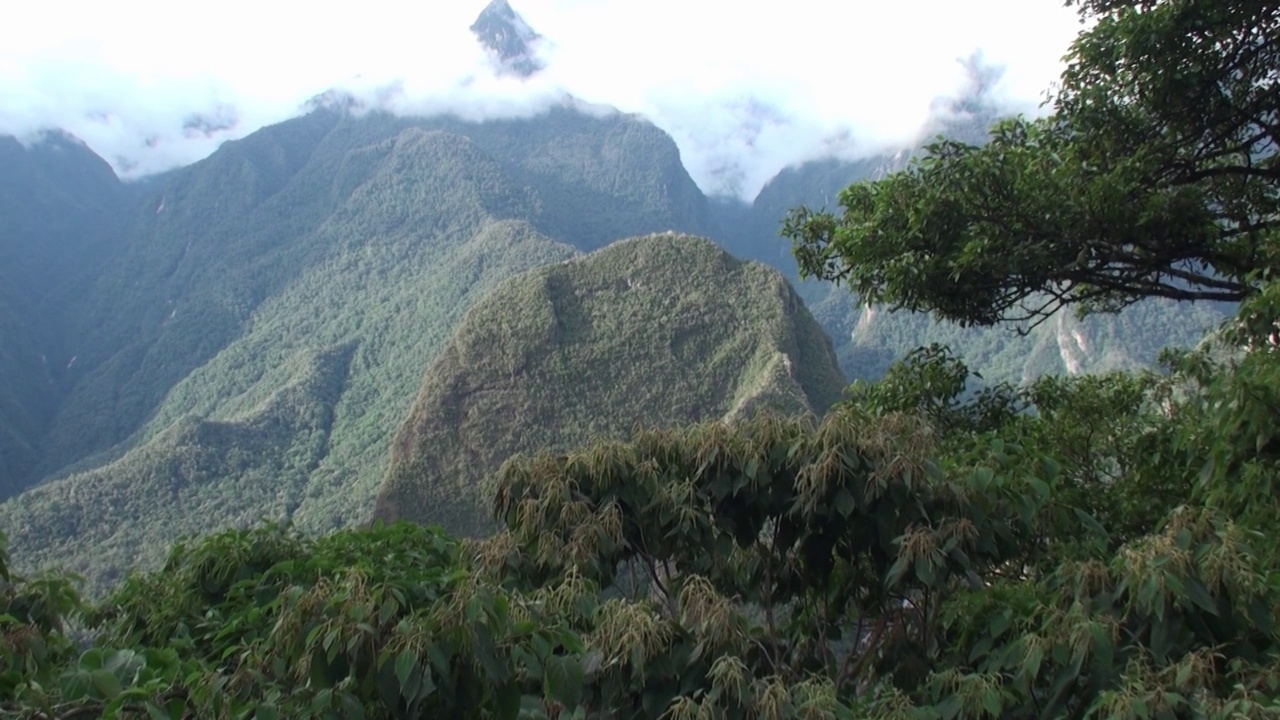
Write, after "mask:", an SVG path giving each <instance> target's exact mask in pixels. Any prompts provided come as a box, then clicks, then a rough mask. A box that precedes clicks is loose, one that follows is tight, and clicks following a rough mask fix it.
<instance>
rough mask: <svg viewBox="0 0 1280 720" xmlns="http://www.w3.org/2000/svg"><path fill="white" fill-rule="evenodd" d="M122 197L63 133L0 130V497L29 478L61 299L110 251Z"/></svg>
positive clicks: (50, 404) (59, 364) (105, 171)
mask: <svg viewBox="0 0 1280 720" xmlns="http://www.w3.org/2000/svg"><path fill="white" fill-rule="evenodd" d="M127 199H128V194H127V192H126V190H125V188H124V186H123V185H122V184H121V183H120V181H119V180H118V179H117V178H116V176H115V173H113V172H112V170H111V168H110V166H108V165H107V163H106V162H104V161H103V160H102V159H101V158H99V157H98V156H97V155H95V154H94V153H93V152H92V151H90V150H89V149H88V148H87V147H85V146H84V145H83V144H82V143H80V142H79V141H78V140H76V139H74V138H72V137H70V136H67V135H64V134H61V133H47V134H45V135H44V136H43V137H41V138H38V139H36V140H35V141H34V142H29V143H28V144H26V145H24V144H22V143H20V142H19V141H18V140H17V139H16V138H13V137H9V136H0V497H6V496H8V495H10V494H12V493H13V492H16V491H17V490H20V489H21V488H22V487H24V486H25V485H26V484H27V483H29V482H30V481H31V480H33V479H34V478H33V477H32V475H33V473H34V471H35V467H36V465H37V464H38V463H39V461H40V456H41V452H42V450H43V448H42V445H43V435H44V433H45V430H46V428H47V426H48V423H49V421H50V419H51V417H52V415H53V413H54V410H55V409H56V407H57V404H58V401H59V397H60V394H61V387H60V382H61V380H62V376H63V374H64V371H65V370H66V366H67V364H68V363H69V362H70V361H71V356H68V355H67V354H66V353H65V352H64V343H63V342H62V333H61V329H62V324H63V314H62V313H61V308H62V307H63V305H64V304H65V302H66V300H67V298H68V297H69V296H73V295H74V293H76V292H78V290H79V288H80V287H81V286H82V285H83V284H84V283H85V282H86V281H87V280H88V279H89V278H90V277H91V276H92V273H93V272H94V270H95V269H96V268H97V267H98V264H99V262H100V260H101V258H102V257H104V256H105V254H106V253H108V252H110V250H111V248H112V245H113V243H114V240H115V236H116V232H117V230H118V225H119V219H120V217H121V216H122V214H123V210H124V209H125V207H126V202H127Z"/></svg>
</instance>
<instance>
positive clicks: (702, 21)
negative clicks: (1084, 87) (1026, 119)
mask: <svg viewBox="0 0 1280 720" xmlns="http://www.w3.org/2000/svg"><path fill="white" fill-rule="evenodd" d="M513 5H514V6H515V8H516V10H517V11H519V12H520V13H521V14H522V15H523V16H524V17H525V19H526V20H527V21H528V22H529V24H530V25H531V26H532V27H533V28H534V29H535V30H537V31H538V32H539V33H541V34H542V36H543V37H544V40H543V41H542V44H541V47H540V53H541V56H542V57H543V59H544V60H545V61H546V63H547V68H546V70H544V71H543V72H542V73H539V74H538V75H537V76H536V77H534V78H533V79H531V80H529V81H527V82H521V81H520V80H519V79H518V78H513V77H499V76H497V75H495V73H493V71H492V68H491V66H490V63H489V59H488V57H487V56H486V55H485V53H484V52H483V50H482V49H481V48H480V47H479V45H478V44H477V43H476V41H475V39H474V37H472V36H471V34H470V32H469V31H468V27H469V26H470V24H471V22H472V20H474V18H475V16H476V15H477V14H478V13H479V11H480V10H481V8H482V7H483V0H478V2H477V3H476V4H475V5H474V6H473V5H471V4H468V3H415V4H412V5H410V4H408V3H404V2H402V1H401V0H396V1H392V0H364V1H363V2H361V3H359V4H357V5H346V6H342V9H341V10H340V11H337V10H335V11H327V12H326V11H325V10H324V9H323V8H324V7H325V6H323V5H314V4H310V5H301V4H297V5H295V4H293V3H273V2H263V1H262V0H252V1H250V0H226V1H225V2H221V3H218V4H214V5H209V4H203V5H200V4H197V5H181V4H179V5H174V4H173V3H169V2H160V0H119V1H118V2H115V3H100V2H88V1H86V0H72V1H71V2H66V3H57V4H54V3H25V4H24V5H23V6H22V7H19V8H17V9H13V8H10V9H8V10H7V18H6V22H5V24H4V26H3V27H0V96H3V97H4V102H3V104H2V105H0V132H6V133H11V134H16V135H19V136H27V137H29V136H31V135H32V134H33V133H35V132H36V131H38V130H39V129H41V128H45V127H50V126H56V127H61V128H64V129H66V130H68V131H70V132H72V133H74V134H75V135H77V136H79V137H80V138H82V139H83V140H84V141H85V142H86V143H88V144H89V146H90V147H92V148H94V149H95V150H96V151H97V152H98V153H99V154H101V155H103V157H104V158H106V159H107V160H108V161H109V162H111V163H112V164H113V165H115V166H116V168H117V170H118V171H120V172H121V173H122V174H124V175H126V176H136V175H141V174H146V173H150V172H156V171H160V170H164V169H168V168H170V167H173V166H175V165H179V164H184V163H188V162H192V161H194V160H197V159H199V158H201V157H204V156H205V155H207V154H208V153H210V152H212V151H213V150H214V149H215V148H216V147H217V145H218V144H220V143H221V142H223V141H225V140H227V139H232V138H237V137H242V136H244V135H246V134H248V133H249V132H252V131H253V130H255V129H257V128H259V127H261V126H263V125H265V124H269V123H273V122H278V121H281V120H284V119H286V118H288V117H291V116H293V115H296V114H298V113H299V112H300V109H301V108H302V107H303V106H304V105H305V103H306V101H307V100H308V99H309V98H311V97H313V96H315V95H317V94H319V93H321V92H323V91H325V90H326V89H329V88H334V87H340V88H343V89H345V90H348V91H351V92H354V93H357V94H358V95H360V96H361V97H364V98H378V97H380V98H381V100H382V101H383V102H385V103H387V104H388V107H389V109H392V110H395V111H398V112H404V113H435V112H445V111H448V112H455V113H458V114H460V115H462V116H464V117H468V118H472V119H483V118H486V117H511V116H521V115H528V114H532V113H536V112H539V111H541V110H543V109H545V108H546V107H548V106H549V105H550V104H552V103H554V102H557V101H559V100H561V99H562V98H563V97H564V96H565V95H566V94H572V95H573V96H575V97H578V98H581V99H582V100H585V101H587V102H590V103H599V104H607V105H612V106H614V107H617V108H619V109H620V110H622V111H624V112H637V113H641V114H643V115H645V116H646V117H648V118H650V119H651V120H652V121H653V122H655V123H656V124H657V125H659V126H660V127H662V128H663V129H665V130H666V131H667V132H669V133H671V135H672V136H673V137H674V138H675V139H676V142H677V144H678V145H679V146H680V149H681V153H682V157H683V159H684V161H685V164H686V166H687V167H688V168H689V171H690V173H691V174H692V175H693V176H694V179H695V180H696V181H698V183H699V184H700V185H701V186H702V187H703V189H704V190H706V191H708V192H711V193H737V194H741V195H744V196H747V197H749V196H751V195H753V194H754V192H755V191H756V190H758V189H759V187H760V186H761V185H763V183H764V182H765V181H766V180H767V179H768V178H769V177H771V176H772V175H773V174H775V173H776V172H777V171H778V170H780V169H781V168H782V167H784V166H786V165H788V164H792V163H795V162H799V161H803V160H805V159H811V158H815V157H819V156H822V155H826V154H831V153H833V152H834V153H838V154H841V155H844V156H849V157H855V156H858V155H865V154H869V153H872V152H876V151H879V150H882V149H885V148H890V147H897V146H901V145H903V144H907V143H910V142H912V141H914V140H915V139H916V138H917V137H918V135H919V133H920V131H921V129H922V128H923V127H924V126H925V125H926V123H927V121H928V120H929V118H930V116H931V113H934V112H936V111H937V108H938V107H939V105H938V102H937V101H938V99H939V98H947V97H956V96H957V95H959V94H960V93H962V92H963V91H964V88H965V87H966V83H969V82H970V81H971V73H970V72H969V70H968V69H967V68H966V65H965V64H964V62H963V60H964V59H965V58H969V57H971V56H973V54H974V53H975V52H976V51H981V53H982V57H983V58H984V59H985V61H986V62H987V63H990V64H992V65H995V66H1002V67H1004V68H1005V72H1004V74H1003V75H1001V76H1000V80H999V82H998V83H997V85H996V86H995V87H993V88H991V89H990V91H989V95H990V97H992V98H993V99H995V100H998V101H999V102H1001V103H1003V104H1005V105H1007V106H1008V107H1010V108H1012V109H1013V110H1015V111H1029V110H1033V109H1034V108H1035V107H1036V105H1037V104H1038V102H1039V100H1040V99H1041V96H1042V94H1043V92H1044V91H1045V90H1046V88H1047V87H1048V86H1049V84H1050V83H1051V82H1052V81H1053V80H1054V79H1055V78H1056V77H1057V76H1058V74H1059V72H1060V70H1061V66H1060V58H1061V56H1062V55H1063V54H1064V53H1065V51H1066V49H1067V46H1068V44H1069V42H1070V40H1071V39H1072V37H1074V35H1075V33H1076V32H1077V30H1078V24H1077V23H1076V20H1075V16H1074V13H1073V12H1072V11H1071V10H1070V9H1067V8H1063V7H1061V4H1060V3H1058V2H1055V1H1054V0H969V1H968V2H960V1H959V0H899V2H894V3H886V2H882V1H880V0H876V1H875V2H872V1H870V0H855V1H852V2H844V3H832V2H830V1H829V0H789V2H786V3H766V4H762V5H755V6H751V8H750V9H747V6H744V5H742V4H741V3H729V2H725V1H723V0H701V1H699V2H689V1H688V0H648V1H647V2H644V3H638V2H634V0H631V1H626V0H513ZM388 88H394V89H395V91H394V92H391V93H388V92H387V89H388Z"/></svg>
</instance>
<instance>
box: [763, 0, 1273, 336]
mask: <svg viewBox="0 0 1280 720" xmlns="http://www.w3.org/2000/svg"><path fill="white" fill-rule="evenodd" d="M1075 4H1078V5H1079V9H1080V14H1081V17H1082V19H1083V20H1086V21H1090V22H1093V23H1094V24H1093V25H1092V27H1090V28H1089V29H1088V30H1086V31H1084V32H1082V33H1081V34H1080V36H1079V37H1078V38H1077V40H1076V41H1075V43H1074V44H1073V45H1072V46H1071V50H1070V52H1069V54H1068V55H1067V58H1066V59H1067V62H1068V66H1067V70H1066V72H1065V73H1064V75H1063V77H1062V82H1061V84H1060V87H1059V88H1058V89H1057V92H1056V95H1055V97H1054V98H1053V100H1052V107H1053V111H1054V112H1053V114H1051V115H1050V116H1048V117H1045V118H1042V119H1038V120H1028V119H1024V118H1018V119H1012V120H1006V121H1003V122H1001V123H999V124H997V125H996V126H995V127H994V128H993V129H992V131H991V135H990V140H989V142H988V143H987V144H985V145H982V146H974V145H969V144H966V143H962V142H955V141H950V140H939V141H937V142H935V143H933V144H931V145H929V146H928V147H927V148H926V149H925V152H924V154H923V155H922V156H921V157H919V158H917V159H916V160H914V161H913V163H912V165H911V166H910V167H909V168H908V169H907V170H905V171H902V172H899V173H896V174H893V175H891V176H889V177H887V178H885V179H883V180H880V181H875V182H864V183H860V184H855V185H853V186H851V187H849V188H847V189H846V190H844V191H843V192H842V193H841V195H840V205H841V206H842V208H843V213H841V214H839V215H837V214H833V213H829V212H825V211H824V212H816V211H813V210H810V209H808V208H805V207H801V208H799V209H797V210H793V211H792V212H791V213H790V214H789V215H788V217H787V219H786V221H785V223H784V229H783V232H784V234H785V235H786V236H788V237H789V238H791V240H792V242H793V245H794V249H795V253H796V257H797V259H798V261H799V263H800V268H801V272H802V273H803V274H804V275H806V276H816V277H820V278H825V279H830V280H836V281H845V282H847V283H848V284H849V287H850V289H851V290H852V291H853V292H855V293H857V294H858V295H859V296H860V297H862V298H863V299H864V300H866V301H869V302H874V303H888V304H891V305H893V306H895V307H900V308H908V309H911V310H920V311H930V312H933V313H935V314H936V315H938V316H940V317H943V318H946V319H950V320H955V321H959V322H961V323H963V324H975V325H993V324H995V323H998V322H1002V321H1009V320H1013V321H1034V320H1041V319H1043V318H1045V317H1048V316H1049V315H1051V314H1053V313H1054V312H1056V311H1057V310H1058V309H1059V308H1061V307H1063V306H1066V305H1076V306H1077V307H1078V308H1079V309H1080V310H1081V311H1083V312H1090V311H1115V310H1118V309H1120V308H1123V307H1125V306H1127V305H1129V304H1131V303H1134V302H1136V301H1138V300H1141V299H1144V298H1148V297H1165V298H1173V299H1177V300H1219V301H1239V300H1242V299H1243V298H1245V297H1246V296H1248V295H1250V294H1251V293H1253V292H1254V290H1255V288H1256V287H1257V285H1256V281H1255V280H1256V275H1257V274H1263V273H1271V272H1273V271H1274V270H1275V269H1276V267H1277V257H1276V254H1275V251H1274V249H1273V246H1274V241H1275V236H1276V228H1277V226H1278V224H1280V166H1277V164H1276V157H1277V143H1278V142H1280V78H1278V77H1277V75H1276V70H1275V69H1276V68H1277V67H1280V42H1278V41H1277V40H1276V38H1277V37H1280V7H1277V6H1276V4H1275V3H1262V2H1253V1H1251V0H1235V1H1232V2H1196V1H1193V0H1162V1H1154V0H1083V1H1081V2H1078V3H1075Z"/></svg>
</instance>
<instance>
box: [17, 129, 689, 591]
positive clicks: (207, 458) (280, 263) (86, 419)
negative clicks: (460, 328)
mask: <svg viewBox="0 0 1280 720" xmlns="http://www.w3.org/2000/svg"><path fill="white" fill-rule="evenodd" d="M440 128H449V129H450V131H449V132H446V131H444V130H441V129H440ZM459 133H467V134H470V135H473V136H474V137H475V139H470V138H468V137H465V136H464V135H462V134H459ZM522 142H523V143H525V144H524V145H521V143H522ZM663 143H665V144H666V147H665V148H664V147H662V146H663ZM86 152H87V151H86ZM678 159H679V158H678V154H677V153H676V152H675V147H674V145H673V144H671V141H670V139H669V138H667V137H666V136H665V135H663V134H662V133H661V132H660V131H658V130H657V129H656V128H653V127H652V126H651V125H648V124H647V123H644V122H642V121H640V120H638V119H635V118H628V117H623V116H609V117H591V116H587V115H584V114H581V113H576V112H573V111H570V110H556V111H553V112H551V113H550V114H549V115H547V116H545V117H541V118H534V119H530V120H523V121H509V122H504V123H488V124H471V123H465V122H462V121H458V120H453V119H448V118H435V119H425V120H424V119H401V118H395V117H391V116H387V115H379V114H372V115H369V116H365V117H362V118H352V117H347V116H345V115H341V114H338V113H333V112H329V111H323V110H321V111H317V112H315V113H313V114H311V115H308V116H306V117H303V118H299V119H297V120H293V121H289V122H287V123H284V124H282V125H279V126H275V127H271V128H266V129H264V130H263V131H261V132H259V133H256V134H254V135H252V136H250V137H249V138H246V139H245V140H244V141H240V142H236V143H229V144H227V145H226V146H225V147H224V148H223V149H222V150H220V151H219V152H217V153H215V154H214V155H213V156H211V157H210V158H209V159H208V160H206V161H204V162H202V163H199V164H197V165H195V166H193V167H191V168H187V169H185V170H183V171H180V172H178V173H176V174H175V175H174V176H173V177H171V178H169V179H167V180H166V181H165V182H163V183H161V184H159V185H157V186H155V187H154V188H153V189H152V190H151V194H150V195H148V196H147V197H146V199H145V200H144V201H143V202H142V204H141V207H140V208H139V209H138V211H137V212H136V214H135V216H134V218H133V220H132V224H131V225H130V227H128V228H127V231H126V232H125V234H124V240H122V241H121V242H120V244H119V247H118V248H117V251H116V253H115V254H113V255H112V256H111V258H110V260H109V261H108V262H105V263H103V267H101V268H98V272H97V276H96V279H94V281H93V282H92V283H85V286H86V288H85V289H84V291H83V292H81V293H80V294H79V295H78V296H75V297H71V298H70V299H68V300H67V301H66V302H65V303H63V308H62V314H63V316H65V317H66V318H67V323H68V327H69V328H70V329H69V330H68V331H67V333H66V340H65V342H66V347H65V353H64V354H61V355H53V354H52V350H50V352H51V356H50V363H51V364H54V365H55V366H56V367H59V368H62V367H64V366H67V365H68V364H69V365H70V367H69V369H67V371H66V372H65V373H57V374H55V375H54V379H55V380H56V381H57V384H56V385H55V386H53V387H55V388H56V389H57V390H59V391H61V392H62V393H64V395H65V396H64V397H62V398H60V402H58V403H56V404H55V403H53V402H50V403H46V404H44V405H42V406H41V408H42V409H43V410H44V411H45V416H44V417H43V420H42V423H36V422H34V421H29V420H28V418H27V416H26V415H24V414H22V412H20V411H21V410H22V407H23V406H19V407H17V409H9V408H8V406H0V410H5V412H4V413H3V414H0V418H2V419H0V435H3V434H4V432H5V431H6V430H7V429H8V427H9V426H16V427H17V428H19V429H20V430H21V431H22V432H24V433H28V434H25V435H24V434H19V435H18V436H17V440H16V441H15V442H14V443H13V447H15V448H17V449H18V450H19V451H21V452H22V453H24V454H22V455H21V456H20V457H22V458H23V459H24V462H26V463H28V464H36V463H37V462H38V463H39V466H40V468H41V471H42V472H43V473H46V474H47V473H54V474H56V475H57V477H55V478H54V479H50V480H48V481H47V482H45V483H43V484H41V485H40V486H39V487H38V488H35V489H32V490H31V491H30V492H29V493H27V494H24V495H21V496H19V497H16V498H13V499H11V500H10V501H9V502H7V503H6V504H5V505H3V506H0V525H2V526H3V527H6V528H9V530H10V533H11V542H12V546H13V549H14V553H15V558H16V560H17V562H18V563H19V565H20V566H21V567H24V568H29V567H39V566H42V565H44V564H45V563H49V562H55V561H56V562H58V563H61V564H63V565H64V566H70V567H73V568H75V569H77V570H79V571H82V572H84V573H85V575H86V576H87V577H89V578H90V580H91V583H92V585H91V586H92V588H93V589H94V590H95V591H100V590H102V589H105V588H106V587H107V586H108V584H109V582H110V581H111V579H112V578H115V577H117V575H118V574H119V573H120V572H122V571H123V570H125V569H127V568H129V567H133V566H135V565H136V564H138V563H140V562H142V563H154V561H157V560H158V559H159V558H160V557H162V556H163V554H164V552H165V550H166V548H168V547H169V545H170V544H171V543H172V542H174V541H175V540H176V539H177V538H179V537H182V536H184V535H187V534H191V533H196V534H201V533H206V532H210V531H212V530H215V529H219V528H224V527H243V526H246V525H248V524H252V523H254V522H257V521H258V520H260V519H264V518H266V519H275V520H287V521H291V522H293V523H294V524H296V525H297V526H298V527H300V528H304V529H306V530H307V531H311V532H327V531H331V530H333V529H336V528H340V527H349V526H352V525H355V524H358V523H360V522H363V521H365V520H367V519H368V517H369V516H370V514H371V513H372V512H373V509H374V504H375V496H376V493H377V490H378V485H379V483H380V482H381V481H382V480H383V477H384V476H385V474H386V468H387V462H388V453H387V449H388V447H389V446H390V444H391V440H392V437H393V436H394V434H395V431H396V428H397V427H398V426H399V425H400V423H401V422H402V421H403V420H404V418H405V416H406V415H407V414H408V411H409V407H410V404H411V403H412V400H413V397H414V395H415V391H416V389H417V387H418V385H419V384H420V382H421V380H422V375H423V372H424V371H425V370H426V368H427V367H428V366H429V364H430V362H431V360H432V358H433V357H434V356H435V355H436V353H438V352H439V351H440V349H441V348H443V346H444V345H445V343H446V342H447V340H448V338H449V336H450V334H451V332H452V331H453V328H454V327H455V325H456V324H457V323H458V322H459V321H460V320H461V318H462V316H463V315H464V314H465V312H466V310H467V309H468V307H470V305H471V304H472V303H474V302H476V301H477V300H478V299H479V298H481V297H483V296H484V295H485V293H487V292H488V291H489V290H490V289H491V288H493V287H494V286H495V285H496V284H497V283H498V282H500V281H501V280H503V279H505V278H506V277H509V276H511V275H514V274H517V273H519V272H522V271H524V270H527V269H529V268H532V267H537V266H541V265H545V264H548V263H554V262H558V261H561V260H565V259H567V258H569V257H571V256H572V255H573V254H574V253H575V250H574V248H572V247H570V246H567V245H565V244H562V243H560V242H555V241H553V240H551V239H549V238H548V237H546V236H544V235H542V234H540V233H539V232H538V231H537V230H535V229H534V228H535V227H548V228H554V229H561V230H565V232H564V235H563V236H566V237H570V238H572V239H574V240H576V241H578V242H581V243H582V244H583V246H585V247H590V246H592V245H598V244H603V242H604V238H606V237H620V236H623V235H625V234H627V233H630V232H640V231H646V230H654V229H662V228H668V227H697V226H698V225H699V223H701V222H702V221H701V220H699V217H700V216H699V215H698V210H697V208H698V203H699V201H700V198H701V195H700V194H698V193H697V189H696V187H693V186H692V183H691V181H689V180H688V177H687V175H684V174H683V173H684V171H683V169H682V168H681V167H680V166H679V163H678ZM108 172H109V171H108ZM681 177H683V184H681V182H680V178H681ZM615 183H617V184H618V186H616V187H615V185H614V184H615ZM623 185H625V190H624V189H623V187H622V186H623ZM688 192H692V193H693V195H691V196H688V197H682V196H681V193H688ZM601 193H604V194H607V195H609V197H610V200H609V202H606V203H601V207H600V208H598V209H597V211H596V212H587V211H586V209H585V207H581V206H575V207H578V209H579V210H580V211H581V214H580V216H579V218H580V220H581V222H580V223H579V226H578V228H576V231H574V232H570V231H569V228H568V227H567V222H568V216H567V215H557V213H561V212H565V211H564V210H563V209H561V210H554V211H544V208H553V207H557V206H559V207H563V203H564V197H567V196H572V197H574V198H577V199H576V200H575V202H578V203H582V202H587V201H590V198H592V197H595V196H596V195H599V194H601ZM704 204H705V203H704ZM702 212H705V208H704V209H703V211H702ZM557 218H558V219H557ZM18 299H19V300H25V298H24V297H22V296H21V295H19V298H18ZM7 307H8V306H7V305H6V304H4V303H3V298H0V323H5V322H7V318H8V317H9V316H10V315H11V313H6V312H5V311H6V309H7ZM15 328H16V331H15V332H14V334H13V335H12V336H9V335H6V338H8V337H13V338H14V342H12V343H9V342H6V343H5V345H4V347H3V348H0V356H7V355H8V354H10V353H12V354H15V355H22V356H23V357H26V356H29V357H31V358H35V359H36V360H37V361H38V359H39V354H38V353H36V352H35V350H36V349H37V348H43V346H44V345H46V344H48V343H45V342H43V341H45V340H49V339H48V338H46V337H44V336H43V335H40V336H38V337H35V338H33V339H32V340H31V342H30V343H23V342H20V341H21V339H22V338H23V337H24V336H23V332H25V331H28V330H30V326H29V325H27V324H26V323H25V318H18V319H17V320H16V321H15ZM49 342H52V340H49ZM59 342H62V341H61V340H59ZM60 352H62V351H61V350H60ZM334 353H339V354H342V355H343V357H344V358H345V359H344V360H342V361H341V363H339V365H340V366H341V368H342V370H341V372H334V373H329V372H327V371H325V372H323V373H321V374H322V375H323V376H324V377H325V378H326V379H325V380H324V381H323V382H322V383H320V384H319V385H316V384H315V383H313V382H311V380H308V379H307V378H308V377H309V376H310V375H309V374H310V373H311V370H309V369H307V368H310V367H311V366H313V365H314V364H315V363H316V362H321V361H320V360H318V358H324V357H330V356H331V355H333V354H334ZM73 357H74V362H70V361H71V360H72V358H73ZM322 364H323V363H322ZM15 367H19V368H21V369H23V371H24V372H26V373H27V374H26V375H17V374H15V375H13V376H12V377H13V378H14V382H12V383H9V382H7V381H6V382H5V383H4V384H3V385H2V386H0V388H2V389H0V403H4V402H8V395H9V394H12V393H22V392H30V389H32V388H34V389H36V390H39V389H40V388H42V387H45V386H49V383H48V382H47V381H46V378H45V376H43V375H37V374H35V372H36V371H38V370H40V368H39V367H24V366H15ZM28 371H29V372H28ZM28 376H30V377H33V378H34V380H32V381H30V382H22V381H23V380H25V379H26V378H27V377H28ZM7 378H8V376H7V377H6V380H7ZM37 381H38V382H37ZM286 387H289V388H311V389H312V390H314V392H313V391H312V390H307V391H306V392H302V391H298V392H291V393H289V394H285V395H282V394H281V389H282V388H286ZM21 399H22V398H19V400H21ZM282 403H283V404H282ZM321 418H323V419H321ZM214 427H217V428H236V429H237V430H236V431H235V432H232V433H230V434H224V433H207V432H197V431H196V429H197V428H214ZM41 431H43V432H41ZM232 437H234V438H235V440H234V442H231V441H230V438H232ZM15 455H16V453H14V452H8V453H5V454H4V455H0V457H3V458H9V457H12V456H15ZM25 484H26V483H23V484H21V485H17V486H16V487H15V489H20V488H21V487H23V485H25ZM179 488H180V490H178V489H179Z"/></svg>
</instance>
